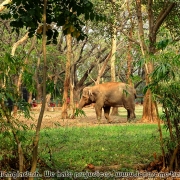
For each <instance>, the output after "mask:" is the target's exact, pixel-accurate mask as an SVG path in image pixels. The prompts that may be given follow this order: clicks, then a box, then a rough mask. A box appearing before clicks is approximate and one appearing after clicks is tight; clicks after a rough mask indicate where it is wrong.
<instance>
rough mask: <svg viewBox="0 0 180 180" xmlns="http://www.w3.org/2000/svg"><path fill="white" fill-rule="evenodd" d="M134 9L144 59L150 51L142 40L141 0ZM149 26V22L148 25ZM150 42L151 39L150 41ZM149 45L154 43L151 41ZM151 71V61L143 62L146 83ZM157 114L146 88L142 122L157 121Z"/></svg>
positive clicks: (137, 0)
mask: <svg viewBox="0 0 180 180" xmlns="http://www.w3.org/2000/svg"><path fill="white" fill-rule="evenodd" d="M136 11H137V17H138V29H139V42H140V47H141V52H142V56H143V57H144V58H145V59H146V61H147V59H148V58H149V57H150V55H149V54H150V52H149V50H148V48H147V47H146V45H145V40H144V29H143V20H142V11H141V0H136ZM151 18H153V16H152V17H149V22H150V23H152V20H151ZM149 28H151V24H150V27H149ZM150 32H151V31H150ZM151 42H152V41H151ZM151 45H154V44H152V43H151ZM152 71H153V63H152V62H150V61H149V62H148V63H145V72H146V85H148V84H149V83H150V78H149V74H150V73H151V72H152ZM157 119H158V115H157V112H156V104H155V102H154V101H153V99H152V93H151V92H150V90H148V91H147V92H146V94H145V96H144V102H143V116H142V119H141V120H142V122H155V121H156V122H157Z"/></svg>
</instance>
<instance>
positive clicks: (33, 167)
mask: <svg viewBox="0 0 180 180" xmlns="http://www.w3.org/2000/svg"><path fill="white" fill-rule="evenodd" d="M46 8H47V0H44V12H43V37H42V47H43V48H42V49H43V57H44V63H43V65H44V66H43V100H42V106H41V111H40V114H39V118H38V122H37V126H36V134H35V137H34V139H33V152H32V164H31V171H30V172H31V173H34V172H35V171H36V166H37V156H38V143H39V136H40V129H41V123H42V119H43V115H44V110H45V105H46V79H47V60H46ZM33 179H34V178H33V177H29V180H33Z"/></svg>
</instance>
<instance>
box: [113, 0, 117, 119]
mask: <svg viewBox="0 0 180 180" xmlns="http://www.w3.org/2000/svg"><path fill="white" fill-rule="evenodd" d="M111 4H112V11H113V14H114V21H113V23H112V32H111V33H112V37H111V47H112V56H111V81H112V82H115V81H116V68H115V63H116V50H117V47H116V31H117V30H116V11H115V9H116V7H115V5H116V4H115V0H114V1H111ZM111 115H116V116H117V115H118V107H113V108H112V112H111Z"/></svg>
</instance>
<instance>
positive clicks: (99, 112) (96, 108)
mask: <svg viewBox="0 0 180 180" xmlns="http://www.w3.org/2000/svg"><path fill="white" fill-rule="evenodd" d="M95 111H96V117H97V120H98V122H99V123H100V121H101V117H102V107H101V106H99V105H97V104H95Z"/></svg>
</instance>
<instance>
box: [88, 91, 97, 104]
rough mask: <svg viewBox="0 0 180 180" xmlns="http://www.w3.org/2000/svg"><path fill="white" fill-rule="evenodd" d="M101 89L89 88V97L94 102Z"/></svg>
mask: <svg viewBox="0 0 180 180" xmlns="http://www.w3.org/2000/svg"><path fill="white" fill-rule="evenodd" d="M98 92H99V90H92V89H89V98H90V100H91V101H92V102H95V100H96V97H97V94H98Z"/></svg>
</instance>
